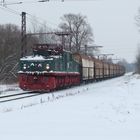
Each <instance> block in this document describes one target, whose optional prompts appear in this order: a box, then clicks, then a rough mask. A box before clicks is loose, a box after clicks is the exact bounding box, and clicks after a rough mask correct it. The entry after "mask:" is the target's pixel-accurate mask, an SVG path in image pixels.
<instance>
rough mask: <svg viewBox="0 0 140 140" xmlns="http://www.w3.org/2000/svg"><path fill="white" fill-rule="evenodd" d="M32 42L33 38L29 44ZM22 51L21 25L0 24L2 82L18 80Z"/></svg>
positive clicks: (0, 79)
mask: <svg viewBox="0 0 140 140" xmlns="http://www.w3.org/2000/svg"><path fill="white" fill-rule="evenodd" d="M32 44H33V39H30V41H29V42H28V46H32ZM28 48H30V47H28ZM20 51H21V31H20V29H19V27H18V26H16V25H13V24H5V25H0V84H3V83H13V82H17V80H18V79H17V77H18V75H17V71H18V62H19V59H20V53H21V52H20Z"/></svg>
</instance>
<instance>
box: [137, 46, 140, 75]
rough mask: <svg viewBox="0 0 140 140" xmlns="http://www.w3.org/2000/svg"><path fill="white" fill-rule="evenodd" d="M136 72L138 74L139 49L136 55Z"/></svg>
mask: <svg viewBox="0 0 140 140" xmlns="http://www.w3.org/2000/svg"><path fill="white" fill-rule="evenodd" d="M136 72H137V73H139V74H140V47H139V48H138V52H137V55H136Z"/></svg>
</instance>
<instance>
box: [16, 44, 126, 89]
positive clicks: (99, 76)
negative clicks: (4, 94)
mask: <svg viewBox="0 0 140 140" xmlns="http://www.w3.org/2000/svg"><path fill="white" fill-rule="evenodd" d="M124 73H125V68H124V66H122V65H119V64H113V63H111V62H106V61H104V60H100V59H97V58H95V57H93V56H89V55H86V54H82V53H72V52H70V51H66V50H65V49H63V46H62V45H61V44H36V45H35V46H34V47H33V55H32V56H25V57H22V58H21V59H20V63H19V72H18V74H19V87H20V88H21V89H23V90H26V91H54V90H57V89H62V88H67V87H71V86H75V85H80V84H81V83H89V82H94V81H100V80H105V79H109V78H114V77H118V76H121V75H123V74H124Z"/></svg>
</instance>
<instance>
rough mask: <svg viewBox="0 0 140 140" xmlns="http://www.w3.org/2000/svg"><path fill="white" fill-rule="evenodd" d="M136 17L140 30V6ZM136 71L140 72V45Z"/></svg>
mask: <svg viewBox="0 0 140 140" xmlns="http://www.w3.org/2000/svg"><path fill="white" fill-rule="evenodd" d="M135 19H136V25H137V27H138V30H139V31H140V8H139V9H138V14H137V15H136V17H135ZM136 71H137V73H139V74H140V47H138V53H137V55H136Z"/></svg>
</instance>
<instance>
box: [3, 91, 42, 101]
mask: <svg viewBox="0 0 140 140" xmlns="http://www.w3.org/2000/svg"><path fill="white" fill-rule="evenodd" d="M41 94H45V93H39V92H38V93H37V92H33V91H32V92H23V93H17V94H11V95H5V96H0V103H4V102H10V101H14V100H20V99H24V98H30V97H34V96H38V95H41Z"/></svg>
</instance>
